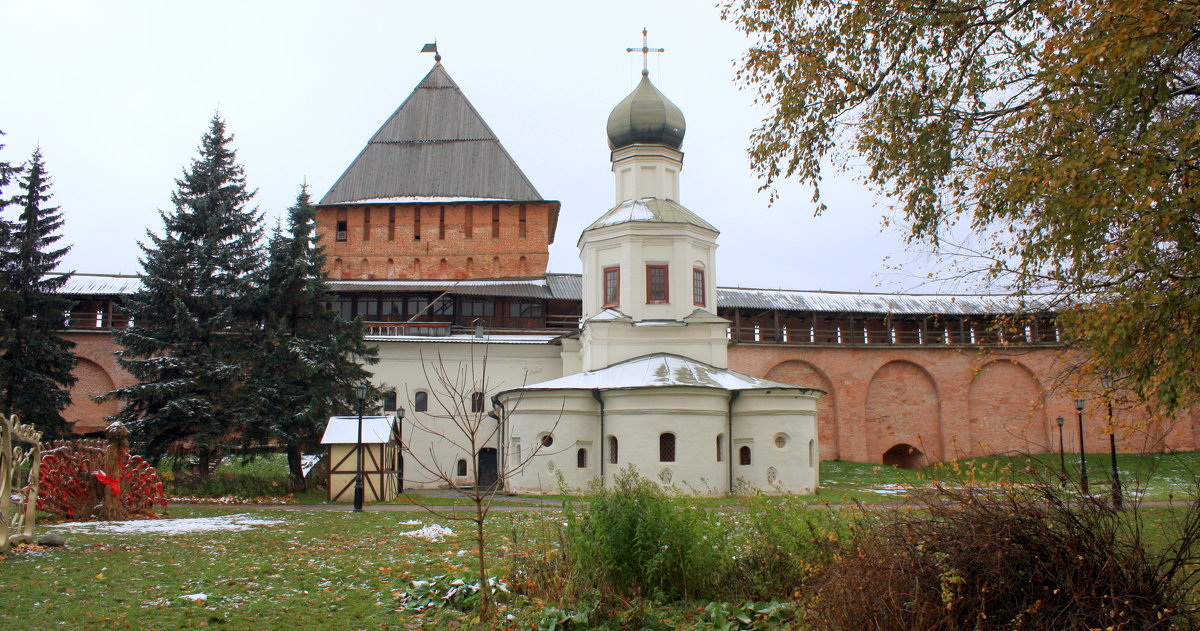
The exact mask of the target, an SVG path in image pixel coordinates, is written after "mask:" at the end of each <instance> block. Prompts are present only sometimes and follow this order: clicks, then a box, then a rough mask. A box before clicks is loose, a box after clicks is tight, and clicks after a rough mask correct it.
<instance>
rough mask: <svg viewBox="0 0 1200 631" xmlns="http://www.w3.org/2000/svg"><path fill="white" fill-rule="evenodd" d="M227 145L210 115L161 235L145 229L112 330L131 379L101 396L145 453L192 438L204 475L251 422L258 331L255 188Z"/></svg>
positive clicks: (164, 215)
mask: <svg viewBox="0 0 1200 631" xmlns="http://www.w3.org/2000/svg"><path fill="white" fill-rule="evenodd" d="M231 141H232V137H230V136H228V135H226V131H225V123H224V121H222V120H221V118H220V116H217V115H214V116H213V118H212V121H211V124H210V127H209V130H208V131H207V132H206V133H205V134H204V137H203V138H202V139H201V142H200V155H199V157H198V158H196V159H195V160H194V161H193V162H192V164H191V166H190V167H189V168H188V169H186V170H185V171H184V174H183V178H182V179H179V180H176V186H177V190H176V191H175V193H174V194H173V195H172V196H171V201H172V203H173V204H174V209H173V210H171V211H170V212H162V211H160V212H159V215H160V216H161V217H162V219H163V224H164V230H163V235H162V236H158V235H155V234H154V233H152V232H149V231H148V232H147V235H148V237H149V243H139V245H140V246H141V248H142V253H143V256H142V259H141V265H142V275H143V278H142V289H141V290H139V291H138V292H137V293H135V294H133V295H132V296H130V298H129V300H128V301H127V309H128V311H129V315H130V316H132V318H133V323H134V326H132V327H128V328H124V329H121V330H119V331H117V332H116V334H115V336H114V337H115V338H116V341H117V343H118V344H120V345H121V346H122V347H123V348H122V350H120V351H118V352H117V361H118V363H119V364H120V365H121V367H122V368H124V369H125V370H127V371H129V373H130V374H131V375H132V376H133V377H134V378H135V379H136V380H137V381H138V383H137V384H135V385H131V386H127V387H124V388H120V389H118V390H115V391H113V392H111V393H109V395H108V396H110V397H115V398H116V399H119V400H120V401H122V402H124V405H123V406H122V409H121V411H120V412H119V413H118V414H117V416H116V418H117V419H119V420H121V421H124V422H126V423H127V424H128V425H129V427H130V429H131V431H132V434H133V437H134V439H135V440H137V441H138V442H140V443H141V444H142V447H143V449H144V450H145V453H147V454H148V455H149V456H150V457H151V458H157V457H159V456H161V455H162V454H163V453H165V452H166V451H167V450H168V449H170V448H172V447H175V446H183V445H186V444H189V443H190V445H191V446H192V447H194V448H195V449H196V450H197V451H198V453H199V455H200V475H201V476H207V474H208V470H209V464H210V461H211V458H212V457H214V456H215V455H216V454H217V452H218V451H219V449H220V447H221V446H222V445H223V444H227V443H228V442H229V441H230V440H231V436H234V435H236V434H237V433H238V432H241V431H245V427H244V426H245V425H246V424H247V423H248V422H250V420H251V419H252V418H254V409H253V405H252V401H251V398H250V397H248V396H247V390H246V372H247V371H246V366H248V365H249V363H250V361H251V355H252V354H253V348H254V345H255V342H256V339H257V337H258V335H259V334H258V327H257V326H256V323H255V322H254V321H253V319H254V313H255V311H254V305H255V300H256V283H255V279H256V276H257V275H258V274H260V273H261V268H262V255H261V253H260V252H259V249H258V248H259V241H260V239H261V237H262V228H261V221H262V220H261V216H260V215H259V213H258V211H257V209H253V208H248V207H247V204H248V203H249V201H250V199H251V198H252V197H253V196H254V193H253V192H252V191H249V190H247V189H246V177H245V172H244V169H243V168H242V166H241V165H239V164H238V163H237V161H236V155H235V152H234V151H233V150H232V149H231V148H230V147H229V144H230V142H231Z"/></svg>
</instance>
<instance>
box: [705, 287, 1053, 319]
mask: <svg viewBox="0 0 1200 631" xmlns="http://www.w3.org/2000/svg"><path fill="white" fill-rule="evenodd" d="M717 306H719V307H725V308H742V309H779V310H783V311H815V312H831V313H878V314H893V315H895V314H901V315H934V314H943V315H987V314H1002V313H1014V312H1017V311H1043V310H1048V309H1050V306H1049V305H1048V304H1046V303H1045V302H1044V301H1042V300H1039V299H1038V298H1036V297H1027V298H1017V297H1013V296H1009V295H950V294H867V293H850V292H834V291H796V290H790V289H742V288H733V287H718V288H717Z"/></svg>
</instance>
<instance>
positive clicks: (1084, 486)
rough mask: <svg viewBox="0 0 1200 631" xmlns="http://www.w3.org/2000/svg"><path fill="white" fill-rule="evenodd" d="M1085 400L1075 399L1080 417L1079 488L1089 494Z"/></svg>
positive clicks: (1076, 409)
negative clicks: (1084, 415)
mask: <svg viewBox="0 0 1200 631" xmlns="http://www.w3.org/2000/svg"><path fill="white" fill-rule="evenodd" d="M1083 403H1084V401H1083V399H1075V412H1076V413H1077V414H1078V415H1079V488H1080V490H1082V491H1083V494H1084V495H1087V494H1088V478H1087V460H1086V458H1085V457H1086V456H1087V452H1086V451H1085V450H1084V448H1083Z"/></svg>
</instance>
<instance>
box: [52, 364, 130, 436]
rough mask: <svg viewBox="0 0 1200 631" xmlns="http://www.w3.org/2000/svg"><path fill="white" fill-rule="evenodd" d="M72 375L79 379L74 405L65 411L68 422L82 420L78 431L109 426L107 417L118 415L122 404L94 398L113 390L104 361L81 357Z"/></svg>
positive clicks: (77, 380)
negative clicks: (98, 362)
mask: <svg viewBox="0 0 1200 631" xmlns="http://www.w3.org/2000/svg"><path fill="white" fill-rule="evenodd" d="M71 374H72V375H74V376H75V379H76V381H75V387H74V388H72V389H71V404H70V405H68V406H67V409H65V410H63V418H65V419H67V421H68V422H75V421H78V423H76V425H75V427H74V430H75V431H77V432H80V431H82V432H90V431H95V430H99V429H104V428H105V427H106V426H107V425H108V422H107V421H105V420H104V417H106V416H112V415H113V414H116V413H117V411H118V410H119V409H120V404H119V403H118V402H116V401H105V402H104V403H96V402H95V401H92V399H91V397H93V396H99V395H101V394H104V393H106V392H112V390H113V389H114V385H113V380H112V377H110V376H109V374H108V371H106V370H104V368H103V367H101V366H100V364H97V363H96V362H94V361H92V360H90V359H85V358H83V357H80V358H79V363H78V364H76V365H75V369H74V370H72V371H71Z"/></svg>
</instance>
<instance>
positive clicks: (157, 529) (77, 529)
mask: <svg viewBox="0 0 1200 631" xmlns="http://www.w3.org/2000/svg"><path fill="white" fill-rule="evenodd" d="M282 523H283V520H278V519H260V518H257V517H251V516H250V515H247V514H244V513H243V514H237V515H221V516H219V517H192V518H188V519H132V520H129V521H76V522H68V523H65V524H55V525H53V526H50V527H49V528H47V530H50V531H68V532H74V533H82V534H157V535H182V534H188V533H193V532H217V531H224V532H238V531H242V530H250V529H251V528H254V527H255V526H274V525H277V524H282Z"/></svg>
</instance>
